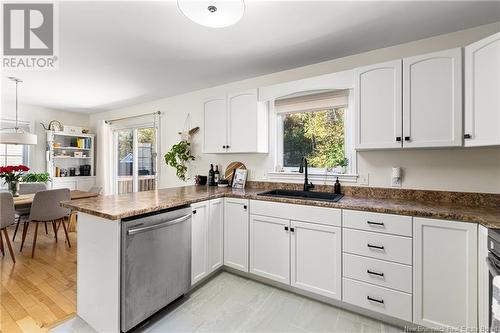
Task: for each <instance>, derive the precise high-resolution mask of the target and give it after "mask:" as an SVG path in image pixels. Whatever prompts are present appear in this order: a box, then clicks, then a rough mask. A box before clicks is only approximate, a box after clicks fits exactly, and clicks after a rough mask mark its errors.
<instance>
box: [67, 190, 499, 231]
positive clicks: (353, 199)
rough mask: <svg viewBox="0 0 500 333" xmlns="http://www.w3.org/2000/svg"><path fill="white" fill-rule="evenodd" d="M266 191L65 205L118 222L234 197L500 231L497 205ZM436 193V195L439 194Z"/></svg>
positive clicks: (177, 193)
mask: <svg viewBox="0 0 500 333" xmlns="http://www.w3.org/2000/svg"><path fill="white" fill-rule="evenodd" d="M266 190H267V189H266V188H249V189H245V190H235V189H231V188H217V187H206V186H186V187H177V188H169V189H160V190H155V191H147V192H137V193H127V194H119V195H108V196H99V197H95V198H88V199H79V200H75V201H66V202H63V203H62V204H61V205H62V206H63V207H66V208H71V209H74V210H76V211H79V212H83V213H87V214H91V215H95V216H99V217H102V218H105V219H110V220H117V219H121V218H125V217H130V216H135V215H140V214H144V213H149V212H153V211H157V210H161V209H167V208H173V207H179V206H184V205H189V204H192V203H195V202H200V201H205V200H209V199H215V198H222V197H234V198H245V199H255V200H264V201H273V202H283V203H291V204H300V205H308V206H320V207H331V208H343V209H353V210H362V211H371V212H379V213H389V214H399V215H409V216H416V217H429V218H436V219H444V220H455V221H463V222H472V223H479V224H481V225H483V226H485V227H488V228H500V206H498V205H496V204H495V205H490V204H488V205H487V204H483V203H482V202H472V203H471V204H470V205H465V204H464V202H456V201H453V200H450V201H451V202H442V201H421V200H411V199H408V198H407V197H405V198H403V199H398V198H377V197H376V196H375V195H374V194H371V196H370V197H358V196H355V195H351V194H353V193H354V192H353V191H348V192H349V195H345V196H344V197H343V198H342V199H341V200H340V201H338V202H327V201H315V200H303V199H295V198H294V199H292V198H276V197H264V196H259V195H258V193H261V192H264V191H266ZM396 193H397V192H396ZM433 193H434V195H435V193H436V192H433ZM437 193H440V192H437ZM442 193H443V195H447V194H448V193H451V192H442Z"/></svg>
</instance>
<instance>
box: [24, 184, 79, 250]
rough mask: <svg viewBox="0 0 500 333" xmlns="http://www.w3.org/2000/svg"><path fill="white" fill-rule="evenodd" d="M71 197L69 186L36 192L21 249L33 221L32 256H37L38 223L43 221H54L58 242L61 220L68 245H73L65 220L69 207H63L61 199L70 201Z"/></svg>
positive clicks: (25, 224)
mask: <svg viewBox="0 0 500 333" xmlns="http://www.w3.org/2000/svg"><path fill="white" fill-rule="evenodd" d="M70 199H71V194H70V190H69V189H67V188H61V189H57V190H47V191H39V192H37V193H35V197H34V198H33V203H32V204H31V211H30V215H29V218H28V220H27V221H26V222H25V223H24V229H23V238H22V241H21V249H20V251H22V250H23V246H24V241H25V239H26V234H27V233H28V228H29V225H30V224H31V223H35V234H34V235H33V248H32V250H31V257H32V258H33V257H34V256H35V247H36V239H37V234H38V224H39V223H41V222H50V223H52V228H53V230H54V234H55V236H56V237H55V238H56V243H57V226H56V222H60V223H62V225H63V228H64V233H65V235H66V242H67V243H68V247H71V243H70V241H69V236H68V230H67V229H66V224H65V223H64V220H65V219H66V218H67V217H68V215H69V210H68V209H67V208H63V207H61V205H60V203H61V201H68V200H70Z"/></svg>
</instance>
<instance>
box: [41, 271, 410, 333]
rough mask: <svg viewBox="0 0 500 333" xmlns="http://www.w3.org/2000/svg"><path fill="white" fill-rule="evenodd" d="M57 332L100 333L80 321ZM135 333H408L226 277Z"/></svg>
mask: <svg viewBox="0 0 500 333" xmlns="http://www.w3.org/2000/svg"><path fill="white" fill-rule="evenodd" d="M51 332H52V333H95V331H94V330H93V329H92V328H91V327H89V326H88V325H87V324H86V323H85V322H83V321H82V320H81V319H79V318H75V319H71V320H69V321H67V322H65V323H63V324H61V325H60V326H57V327H56V328H54V329H53V330H52V331H51ZM135 332H141V333H159V332H162V333H163V332H377V333H385V332H391V333H392V332H403V330H402V329H399V328H396V327H393V326H389V325H387V324H383V323H381V322H379V321H376V320H372V319H369V318H367V317H363V316H359V315H357V314H355V313H352V312H349V311H345V310H342V309H339V308H336V307H333V306H329V305H326V304H323V303H320V302H316V301H314V300H311V299H308V298H305V297H302V296H299V295H295V294H292V293H289V292H286V291H283V290H280V289H277V288H274V287H271V286H267V285H264V284H262V283H259V282H255V281H253V280H249V279H246V278H242V277H240V276H237V275H233V274H230V273H226V272H223V273H221V274H219V275H218V276H216V277H214V278H213V279H212V280H211V281H209V282H208V283H207V284H205V285H204V286H202V287H201V288H199V289H197V290H196V291H194V292H193V293H192V294H191V295H189V296H188V297H185V298H184V299H182V300H180V301H178V302H177V303H176V304H174V305H173V306H171V307H169V309H167V310H164V311H163V312H162V313H159V314H157V315H156V316H155V318H153V319H152V320H150V322H149V323H147V324H144V325H143V326H142V327H140V328H138V329H136V330H135Z"/></svg>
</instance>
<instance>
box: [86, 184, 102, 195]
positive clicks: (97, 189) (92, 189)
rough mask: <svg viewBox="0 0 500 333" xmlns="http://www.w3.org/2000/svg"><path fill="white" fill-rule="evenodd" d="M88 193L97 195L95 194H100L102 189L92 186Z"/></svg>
mask: <svg viewBox="0 0 500 333" xmlns="http://www.w3.org/2000/svg"><path fill="white" fill-rule="evenodd" d="M89 192H92V193H97V194H101V192H102V187H101V186H92V187H91V188H90V189H89Z"/></svg>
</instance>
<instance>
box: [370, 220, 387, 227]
mask: <svg viewBox="0 0 500 333" xmlns="http://www.w3.org/2000/svg"><path fill="white" fill-rule="evenodd" d="M366 223H368V224H370V225H378V226H384V222H373V221H366Z"/></svg>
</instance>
